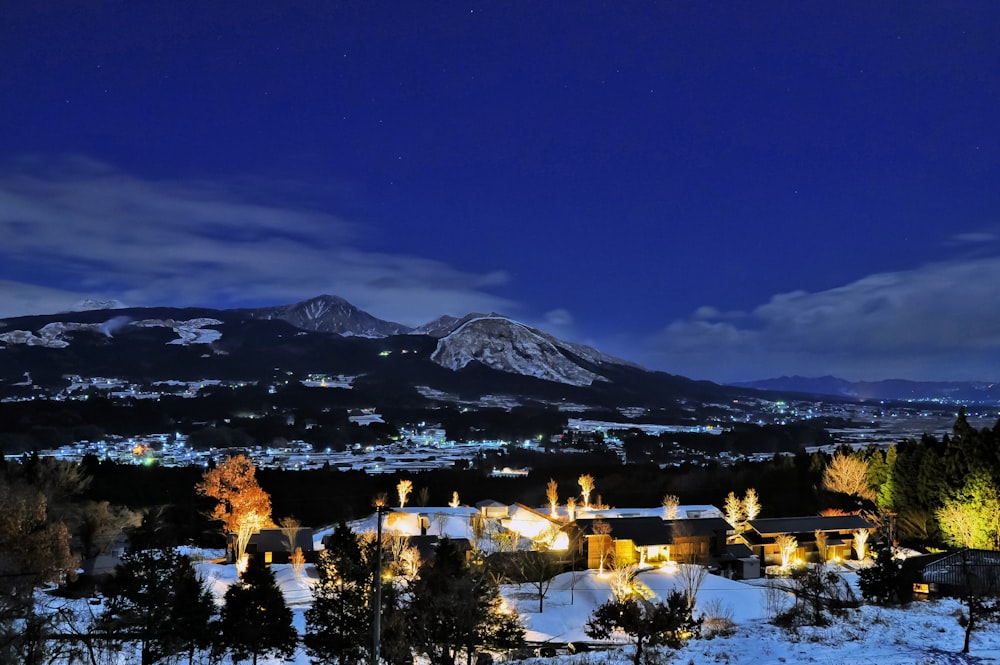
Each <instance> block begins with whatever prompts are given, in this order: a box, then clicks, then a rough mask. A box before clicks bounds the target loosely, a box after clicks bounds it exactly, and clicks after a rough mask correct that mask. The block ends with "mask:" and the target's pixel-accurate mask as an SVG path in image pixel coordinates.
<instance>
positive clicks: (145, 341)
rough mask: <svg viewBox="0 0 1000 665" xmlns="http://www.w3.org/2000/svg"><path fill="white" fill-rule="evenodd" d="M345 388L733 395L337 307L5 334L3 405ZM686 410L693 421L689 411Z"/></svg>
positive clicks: (490, 329)
mask: <svg viewBox="0 0 1000 665" xmlns="http://www.w3.org/2000/svg"><path fill="white" fill-rule="evenodd" d="M309 373H312V374H326V375H338V376H343V377H350V378H351V381H352V384H353V386H354V387H353V390H354V391H356V392H357V393H358V395H359V396H360V395H362V394H363V395H364V396H365V400H366V402H367V403H374V402H379V403H386V404H390V405H400V406H429V405H433V403H435V402H436V401H442V400H444V401H453V402H457V401H464V400H469V401H476V400H480V399H482V398H483V397H484V396H486V397H489V398H491V399H500V401H504V400H506V402H507V403H511V402H513V403H520V404H524V403H529V402H541V403H545V404H550V405H557V406H558V405H562V404H581V405H590V406H599V407H602V408H618V407H626V406H627V407H634V406H648V407H654V408H667V407H669V408H670V409H672V410H675V411H676V410H679V409H680V407H679V406H678V405H679V404H681V403H685V404H686V403H688V402H695V403H705V402H720V403H721V402H725V401H727V400H731V399H733V398H736V397H740V396H747V395H752V394H753V393H752V392H751V391H748V390H746V389H742V388H735V387H729V386H720V385H717V384H714V383H711V382H707V381H693V380H691V379H687V378H684V377H680V376H674V375H671V374H666V373H664V372H652V371H648V370H646V369H643V368H641V367H638V366H636V365H634V364H632V363H629V362H626V361H624V360H621V359H618V358H614V357H612V356H608V355H606V354H603V353H601V352H600V351H597V350H596V349H592V348H590V347H586V346H581V345H576V344H572V343H569V342H565V341H562V340H559V339H557V338H555V337H553V336H551V335H548V334H547V333H544V332H542V331H540V330H537V329H534V328H531V327H530V326H526V325H524V324H521V323H518V322H516V321H513V320H511V319H509V318H507V317H503V316H500V315H497V314H489V315H481V314H470V315H468V316H466V317H463V318H455V317H442V318H440V319H437V320H436V321H434V322H431V323H429V324H427V325H426V326H423V327H422V328H418V329H410V328H407V327H406V326H402V325H400V324H397V323H392V322H387V321H382V320H380V319H377V318H376V317H373V316H371V315H370V314H368V313H366V312H364V311H362V310H360V309H358V308H357V307H355V306H353V305H351V304H350V303H349V302H347V301H346V300H343V299H342V298H338V297H336V296H320V297H318V298H312V299H309V300H306V301H303V302H300V303H294V304H291V305H285V306H281V307H267V308H259V309H229V310H214V309H205V308H169V307H157V308H119V309H114V310H104V309H100V310H95V309H86V310H84V311H78V312H68V313H60V314H52V315H44V316H28V317H17V318H10V319H5V320H0V393H2V392H4V389H5V388H8V389H9V388H11V387H12V386H14V385H15V384H18V383H25V382H26V377H27V378H30V381H31V382H33V383H34V384H35V385H45V386H61V385H65V384H66V379H65V378H64V377H65V376H66V375H80V376H84V377H94V376H104V377H119V378H124V379H127V380H129V381H134V382H139V383H143V384H149V383H152V382H155V381H166V380H170V379H174V380H187V381H197V380H202V379H226V380H241V381H256V382H265V383H267V382H275V381H286V380H290V378H299V379H301V378H302V377H303V376H304V375H305V374H309ZM685 408H689V407H685Z"/></svg>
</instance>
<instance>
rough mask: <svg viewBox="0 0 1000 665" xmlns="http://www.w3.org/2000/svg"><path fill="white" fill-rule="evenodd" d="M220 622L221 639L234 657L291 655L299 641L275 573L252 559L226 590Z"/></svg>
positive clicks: (286, 656)
mask: <svg viewBox="0 0 1000 665" xmlns="http://www.w3.org/2000/svg"><path fill="white" fill-rule="evenodd" d="M225 601H226V604H225V605H224V606H223V608H222V616H221V619H220V622H219V623H220V626H221V628H222V641H223V643H224V644H225V646H226V647H227V648H228V649H229V651H230V652H231V653H232V656H233V659H234V660H245V659H246V658H252V659H253V663H254V665H257V659H258V658H259V657H260V656H272V657H284V658H291V657H292V656H293V655H294V653H295V648H296V646H297V644H298V634H297V633H296V632H295V628H294V627H293V626H292V611H291V610H290V609H288V606H287V605H286V604H285V598H284V596H282V594H281V589H280V588H278V584H277V582H276V581H275V579H274V573H273V572H271V569H270V568H268V567H266V566H265V565H264V564H263V563H260V562H259V561H258V560H256V559H253V560H251V561H250V562H249V565H248V566H247V569H246V571H245V572H244V573H243V575H242V576H241V578H240V581H239V582H236V583H234V584H233V585H232V586H230V587H229V589H228V590H227V591H226V596H225Z"/></svg>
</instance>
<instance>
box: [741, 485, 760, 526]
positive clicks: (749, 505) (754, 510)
mask: <svg viewBox="0 0 1000 665" xmlns="http://www.w3.org/2000/svg"><path fill="white" fill-rule="evenodd" d="M743 512H744V513H745V514H746V518H747V521H748V522H749V521H750V520H755V519H757V516H758V515H760V497H758V496H757V490H755V489H754V488H752V487H751V488H750V489H748V490H747V491H746V494H744V495H743Z"/></svg>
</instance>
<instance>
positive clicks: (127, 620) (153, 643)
mask: <svg viewBox="0 0 1000 665" xmlns="http://www.w3.org/2000/svg"><path fill="white" fill-rule="evenodd" d="M214 614H215V604H214V602H213V600H212V595H211V593H210V592H209V591H208V590H207V589H206V588H205V586H204V584H202V582H201V580H200V579H198V577H197V575H196V574H195V570H194V568H193V567H192V565H191V560H190V559H189V558H188V557H187V556H185V555H183V554H180V553H179V552H178V551H177V550H175V549H165V550H141V551H135V552H129V553H128V554H126V555H125V556H124V557H123V558H122V563H121V564H120V565H119V566H118V568H117V574H116V576H115V589H114V592H113V593H112V595H111V596H110V598H109V600H108V606H107V609H106V610H105V611H104V614H103V615H101V617H100V618H99V619H97V621H96V622H95V629H96V630H97V631H98V632H103V633H105V634H107V635H108V636H109V637H110V638H111V639H112V640H114V641H119V640H120V641H125V642H134V643H137V644H138V647H139V653H140V662H141V663H142V665H153V664H154V663H158V662H160V661H162V660H165V659H167V658H169V657H171V656H174V655H176V654H179V653H183V652H187V653H189V654H193V653H194V652H195V651H196V650H198V649H202V648H205V647H207V646H208V645H209V643H210V642H211V639H212V633H211V627H210V623H211V619H212V616H213V615H214Z"/></svg>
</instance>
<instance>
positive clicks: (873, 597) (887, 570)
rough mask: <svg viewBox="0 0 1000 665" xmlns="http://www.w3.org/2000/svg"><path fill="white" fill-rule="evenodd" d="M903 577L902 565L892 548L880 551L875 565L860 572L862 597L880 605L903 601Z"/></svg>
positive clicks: (859, 580) (876, 556)
mask: <svg viewBox="0 0 1000 665" xmlns="http://www.w3.org/2000/svg"><path fill="white" fill-rule="evenodd" d="M901 575H902V564H901V563H900V562H899V561H897V560H896V559H895V558H894V557H893V552H892V548H891V547H884V548H882V549H880V550H879V551H878V553H877V554H876V555H875V565H873V566H869V567H868V568H862V569H861V570H860V571H858V587H859V588H860V589H861V596H862V597H863V598H864V599H865V600H867V601H869V602H875V603H878V604H879V605H891V604H892V603H893V602H898V601H901V600H903V599H902V598H901V595H900V590H901V588H902V585H901V584H900V578H901Z"/></svg>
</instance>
